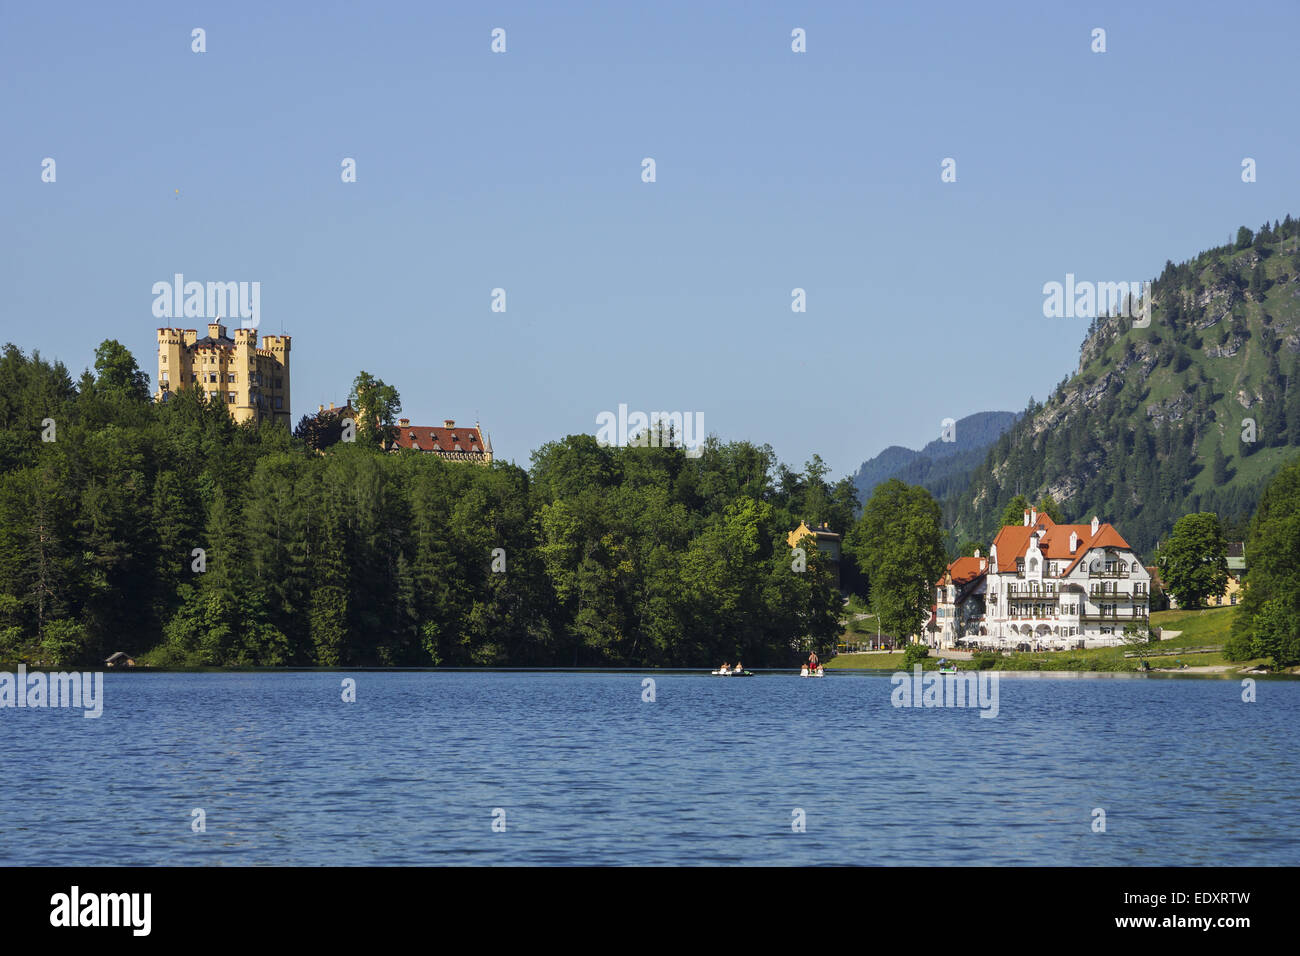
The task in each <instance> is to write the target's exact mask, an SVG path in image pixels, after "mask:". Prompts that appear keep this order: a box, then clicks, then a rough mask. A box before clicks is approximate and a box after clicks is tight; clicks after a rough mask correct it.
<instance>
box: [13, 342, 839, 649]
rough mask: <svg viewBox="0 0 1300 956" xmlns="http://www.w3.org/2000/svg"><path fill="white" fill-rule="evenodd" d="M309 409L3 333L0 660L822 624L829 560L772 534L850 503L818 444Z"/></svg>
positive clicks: (562, 642)
mask: <svg viewBox="0 0 1300 956" xmlns="http://www.w3.org/2000/svg"><path fill="white" fill-rule="evenodd" d="M357 381H358V383H359V384H361V385H362V387H363V389H362V390H363V391H368V392H369V394H370V396H371V398H373V397H374V396H375V395H376V394H377V395H379V396H380V404H381V405H382V406H383V414H384V415H390V414H391V413H392V411H393V410H394V409H397V408H400V399H399V397H398V396H397V392H396V389H394V388H392V387H391V386H386V385H384V384H383V383H381V382H378V381H377V380H375V379H373V378H371V377H369V376H366V375H365V373H362V375H360V376H358V379H357ZM361 397H362V398H365V397H366V396H365V395H362V396H361ZM359 407H360V406H359ZM381 417H382V416H381ZM311 432H312V429H311V428H307V427H302V426H300V428H299V429H298V430H297V431H296V432H295V433H294V434H291V433H290V432H289V431H288V430H287V429H285V428H284V427H283V426H271V425H266V424H263V425H258V424H254V423H247V424H241V425H237V424H235V423H234V422H233V421H232V420H231V418H230V416H229V414H228V413H227V410H226V408H225V407H224V406H222V405H220V404H217V403H209V402H208V401H207V400H206V399H205V398H204V396H203V395H202V393H201V392H198V391H197V390H192V389H182V390H180V391H178V392H176V393H175V394H174V395H173V396H172V399H171V400H170V401H168V402H166V403H155V402H154V401H153V400H152V399H151V397H150V394H149V387H148V378H147V376H145V375H144V373H143V372H141V371H140V369H139V368H138V366H137V365H136V362H135V360H134V358H133V357H132V356H131V353H130V352H129V351H128V350H127V349H126V348H125V347H123V346H122V345H121V344H120V343H118V342H116V341H113V340H108V341H105V342H104V343H102V344H101V345H100V347H99V348H98V349H97V351H96V353H95V361H94V368H93V370H87V371H86V372H84V373H83V374H82V375H81V376H80V378H79V379H77V380H75V381H74V380H73V378H72V377H71V375H70V374H69V373H68V371H67V369H66V368H65V367H64V366H63V365H62V364H61V363H59V362H57V361H55V362H50V361H47V360H46V359H44V358H42V357H41V356H40V355H38V354H35V353H33V354H32V355H30V356H28V355H25V354H24V353H23V352H22V351H21V350H20V349H19V348H18V347H17V346H15V345H12V344H11V345H8V346H6V347H5V349H4V352H3V355H2V356H0V661H20V660H21V661H27V662H29V663H41V664H44V665H47V666H62V665H84V664H98V663H101V662H102V661H103V660H104V659H105V658H106V657H107V656H108V655H110V654H112V653H114V652H116V651H124V652H126V653H127V654H129V655H131V656H133V657H135V658H136V660H137V662H138V663H141V664H151V665H154V666H162V667H202V666H214V667H219V666H285V665H293V666H369V665H374V666H474V665H514V666H652V667H653V666H663V667H677V666H692V667H695V666H704V665H716V664H717V663H719V662H721V661H722V660H736V659H738V658H742V659H743V660H744V661H745V662H747V663H752V664H753V665H755V666H786V665H790V664H793V663H796V662H797V661H798V660H799V658H800V656H801V655H803V654H806V653H807V650H808V649H810V648H813V649H818V650H820V651H823V652H824V651H825V650H827V649H828V648H830V647H831V646H833V644H834V642H835V640H836V637H837V635H838V634H839V632H840V625H839V617H840V614H841V597H840V595H839V594H838V592H837V591H836V590H835V588H834V586H833V584H832V579H831V571H830V567H829V565H828V564H827V563H826V562H825V560H824V559H823V558H822V556H821V555H820V554H819V553H818V552H817V550H816V549H815V548H811V547H810V548H809V549H808V554H807V563H806V570H796V569H795V565H796V563H797V562H794V561H792V558H791V555H792V550H791V548H790V546H789V545H788V544H787V542H786V536H787V534H788V533H789V532H790V531H791V530H792V529H794V528H795V527H796V526H797V525H798V523H799V521H800V520H801V519H803V520H807V521H808V522H809V523H813V522H821V521H826V522H829V523H830V525H831V526H832V527H833V528H838V529H844V528H847V527H849V525H851V524H852V522H853V520H854V517H855V514H856V512H857V510H858V501H857V498H856V492H855V490H854V488H853V486H852V483H851V481H849V479H847V478H845V479H843V480H841V481H839V482H836V483H834V484H831V483H829V482H828V481H827V480H826V474H827V468H826V466H825V465H824V464H822V462H821V460H820V459H819V458H817V457H816V456H814V458H813V460H812V461H811V462H809V463H808V464H807V465H806V466H805V467H804V468H803V470H801V471H795V470H792V469H790V468H788V467H787V466H785V465H783V464H781V463H779V462H778V461H777V460H776V459H775V456H774V454H773V452H772V450H771V448H770V447H769V446H766V445H761V446H760V445H755V444H752V443H749V442H744V441H739V442H730V443H721V442H719V441H718V440H717V439H716V438H710V439H708V441H707V442H706V443H705V446H704V453H703V454H702V455H700V456H699V457H688V456H687V455H686V454H685V453H684V452H683V450H682V449H680V448H672V447H623V448H619V447H602V446H600V445H598V444H597V442H596V440H595V439H594V437H592V436H590V435H570V436H568V437H565V438H563V439H559V440H556V441H553V442H550V443H548V444H546V445H544V446H543V447H541V448H538V449H537V450H536V451H535V452H534V453H533V454H532V456H531V461H530V464H529V467H528V468H527V469H525V468H522V467H519V466H518V465H516V464H513V463H503V462H494V463H493V464H492V465H491V466H487V467H484V466H479V465H473V464H465V463H454V462H453V463H448V462H444V461H441V460H439V459H438V458H436V457H434V456H431V455H421V454H419V453H416V452H410V451H401V452H397V453H392V452H388V451H385V450H383V448H382V443H381V442H380V441H377V440H374V439H375V438H376V437H377V436H380V435H382V428H379V427H376V428H375V429H371V430H363V432H362V433H361V434H360V435H359V436H358V438H357V440H356V441H354V442H350V443H349V442H337V443H335V444H333V445H331V446H330V447H328V448H327V449H323V450H322V449H321V448H319V447H318V443H317V442H314V441H312V440H311ZM846 564H848V565H849V567H848V568H847V573H848V575H849V577H850V579H852V576H853V575H852V567H851V565H852V562H846ZM850 583H851V584H852V583H853V582H852V580H850ZM861 583H862V582H857V585H859V586H860V585H861Z"/></svg>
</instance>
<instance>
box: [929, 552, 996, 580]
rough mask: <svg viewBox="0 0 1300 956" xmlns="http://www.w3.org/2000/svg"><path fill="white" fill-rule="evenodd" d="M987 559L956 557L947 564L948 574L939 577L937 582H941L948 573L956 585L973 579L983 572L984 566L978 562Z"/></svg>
mask: <svg viewBox="0 0 1300 956" xmlns="http://www.w3.org/2000/svg"><path fill="white" fill-rule="evenodd" d="M987 560H988V559H987V558H958V559H957V560H956V561H954V562H953V563H952V564H950V565H948V574H947V575H945V577H944V578H943V579H940V581H939V583H940V584H943V582H944V580H945V579H946V578H947V576H948V575H951V576H952V583H953V584H956V585H962V584H965V583H967V582H968V581H973V580H975V579H976V578H978V577H979V576H980V575H981V574H983V573H984V572H985V568H982V567H980V562H981V561H987Z"/></svg>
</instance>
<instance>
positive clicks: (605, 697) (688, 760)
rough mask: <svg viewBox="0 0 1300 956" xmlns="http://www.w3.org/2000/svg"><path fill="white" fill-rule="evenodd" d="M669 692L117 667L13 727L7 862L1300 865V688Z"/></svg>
mask: <svg viewBox="0 0 1300 956" xmlns="http://www.w3.org/2000/svg"><path fill="white" fill-rule="evenodd" d="M348 676H351V677H353V678H355V679H356V681H357V702H356V703H353V704H348V703H343V702H342V700H341V699H340V685H341V681H342V680H343V678H344V677H348ZM645 676H646V674H644V673H631V672H628V673H613V674H612V673H554V672H543V673H512V672H481V673H476V672H357V673H352V674H345V673H334V672H329V673H324V672H310V673H258V674H109V675H108V676H107V677H106V682H105V683H106V689H105V707H104V715H103V717H101V718H100V719H98V720H87V719H84V718H83V717H82V716H81V712H80V711H70V710H15V709H5V710H0V735H3V746H2V747H0V828H2V832H3V833H4V839H3V841H2V842H0V863H3V864H67V865H85V864H109V863H111V864H130V865H150V864H173V865H175V864H195V863H198V864H210V865H244V864H306V865H314V864H330V865H334V864H448V863H452V864H665V863H667V864H710V863H726V864H887V865H900V864H902V865H909V864H913V865H942V864H948V863H954V864H976V865H980V864H1066V865H1089V864H1128V865H1173V864H1193V865H1195V864H1226V865H1238V864H1249V863H1256V864H1291V865H1294V864H1296V863H1300V803H1298V802H1297V800H1296V799H1295V791H1296V786H1297V782H1298V781H1300V757H1297V750H1298V749H1300V748H1297V745H1296V743H1297V735H1296V729H1297V726H1298V725H1300V683H1297V682H1293V681H1261V682H1260V683H1259V685H1258V691H1257V692H1258V701H1257V702H1255V703H1243V702H1242V700H1241V684H1240V683H1239V682H1238V681H1235V680H1206V679H1202V680H1196V679H1160V678H1066V677H1060V678H1052V677H1042V676H1036V675H1003V676H1002V678H1001V682H1000V687H999V691H1000V693H999V711H1000V712H999V714H998V716H997V718H996V719H983V718H981V717H980V716H979V711H978V710H977V709H966V710H962V709H934V708H931V709H924V708H917V709H905V708H895V707H893V706H892V705H891V703H890V692H891V690H892V685H891V683H890V679H889V678H888V676H875V675H873V676H865V675H862V676H858V675H850V674H834V675H828V677H827V678H826V679H823V680H801V679H799V678H798V677H794V676H790V675H787V674H781V675H761V676H759V677H756V678H753V679H748V680H737V679H719V678H714V677H709V676H703V675H695V674H683V673H672V672H667V673H655V674H653V675H652V676H653V677H654V679H655V681H656V687H655V691H656V693H655V697H656V700H655V701H654V702H653V703H647V702H644V701H643V700H642V679H643V678H644V677H645ZM195 808H202V809H203V810H204V811H205V813H206V822H207V832H205V833H201V834H196V833H193V832H191V819H192V817H191V811H192V810H194V809H195ZM496 808H501V809H503V810H504V811H505V825H506V830H505V832H504V833H500V832H493V829H492V823H493V811H494V809H496ZM796 808H797V809H800V810H802V811H803V814H804V816H805V818H806V831H805V832H802V833H798V832H794V830H793V828H792V822H793V821H794V820H795V816H794V813H795V810H796ZM1094 808H1102V809H1104V810H1105V813H1106V832H1105V833H1095V832H1093V830H1092V821H1093V811H1094Z"/></svg>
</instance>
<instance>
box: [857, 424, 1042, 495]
mask: <svg viewBox="0 0 1300 956" xmlns="http://www.w3.org/2000/svg"><path fill="white" fill-rule="evenodd" d="M1019 417H1020V416H1019V414H1017V413H1016V412H977V413H976V414H974V415H967V416H966V417H965V418H963V419H960V420H959V421H958V422H957V423H956V426H955V427H954V429H953V438H954V439H955V440H954V441H943V440H942V439H941V438H936V439H935V440H934V441H932V442H930V444H928V445H926V446H925V447H924V448H922V449H921V450H920V451H913V450H912V449H911V448H904V447H903V446H901V445H890V446H889V447H888V448H886V449H885V450H884V451H882V452H881V453H880V454H879V455H877V456H876V457H875V458H872V459H870V460H869V461H865V462H863V463H862V467H860V468H859V469H858V470H857V473H856V474H854V476H853V484H854V486H855V487H856V488H857V489H858V500H860V501H862V502H863V503H866V501H867V500H868V499H869V498H870V497H871V493H872V492H873V491H875V490H876V486H877V485H879V484H882V483H884V482H886V481H888V480H889V479H890V478H899V479H902V480H903V481H905V482H907V483H908V484H909V485H921V486H923V487H924V488H926V489H927V490H928V491H929V492H930V493H931V494H932V495H934V496H935V497H936V498H943V497H944V496H946V495H949V494H954V493H956V492H959V491H962V490H964V489H965V488H966V486H967V483H968V481H969V478H970V473H971V471H972V470H973V469H974V468H975V467H976V466H978V465H979V464H981V463H982V462H983V461H984V459H985V453H986V452H987V450H988V448H989V446H990V445H992V444H993V443H994V442H995V441H997V440H998V438H999V436H1001V435H1002V434H1003V433H1004V432H1005V431H1006V430H1007V429H1008V428H1010V427H1011V426H1012V425H1013V424H1014V423H1015V421H1016V420H1017V419H1018V418H1019Z"/></svg>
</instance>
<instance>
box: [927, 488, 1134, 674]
mask: <svg viewBox="0 0 1300 956" xmlns="http://www.w3.org/2000/svg"><path fill="white" fill-rule="evenodd" d="M960 561H966V562H970V561H971V559H970V558H965V559H958V562H960ZM958 562H954V563H953V565H950V569H949V571H948V572H947V573H945V576H944V579H942V580H941V581H940V582H939V586H938V588H937V591H936V598H937V600H936V605H935V618H934V619H933V620H932V623H931V627H930V628H929V631H930V635H931V636H932V638H933V640H934V642H935V643H937V644H939V645H940V646H944V647H953V646H955V645H956V644H957V643H958V642H960V643H962V644H965V645H972V644H977V645H980V646H982V647H989V648H996V649H1004V650H1015V649H1017V648H1020V649H1027V650H1035V649H1040V648H1041V649H1045V650H1065V649H1069V648H1085V647H1110V646H1114V645H1117V644H1121V643H1123V641H1122V640H1121V637H1120V635H1121V634H1123V632H1124V627H1125V625H1127V624H1130V623H1137V624H1138V625H1140V626H1143V627H1145V626H1146V624H1147V619H1148V614H1149V607H1150V597H1151V575H1150V574H1149V573H1148V572H1147V570H1146V568H1144V567H1143V566H1142V562H1141V561H1140V560H1139V559H1138V557H1137V555H1136V554H1135V553H1134V552H1133V549H1132V548H1131V547H1129V544H1128V542H1127V541H1125V540H1124V539H1123V537H1121V536H1120V534H1119V532H1118V531H1116V530H1115V529H1114V528H1113V527H1112V526H1111V525H1109V524H1106V523H1102V522H1100V521H1098V520H1097V519H1096V518H1095V517H1094V518H1093V519H1092V523H1091V524H1056V523H1055V522H1053V521H1052V519H1051V518H1049V517H1048V516H1047V515H1040V514H1038V513H1037V512H1036V511H1034V510H1032V509H1031V510H1028V511H1026V512H1025V521H1024V524H1023V525H1006V526H1005V527H1003V528H1002V530H1001V531H999V532H998V535H997V537H996V538H995V539H994V540H993V545H992V547H990V548H989V555H988V561H987V565H986V566H984V567H981V569H980V574H979V575H978V577H982V578H983V579H984V580H983V582H982V586H979V585H978V584H977V583H976V582H975V581H972V580H969V578H968V575H969V572H968V574H963V575H960V576H961V577H963V578H968V580H967V582H966V585H965V586H964V587H953V582H952V578H953V577H954V574H953V568H954V567H955V566H956V565H957V564H958ZM962 570H965V568H963V569H962ZM975 600H979V601H981V602H982V604H983V606H982V607H978V606H975V607H965V606H964V604H965V602H966V601H975ZM972 612H975V613H972ZM981 612H982V613H981ZM953 624H957V625H958V626H955V627H954V626H953Z"/></svg>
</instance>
